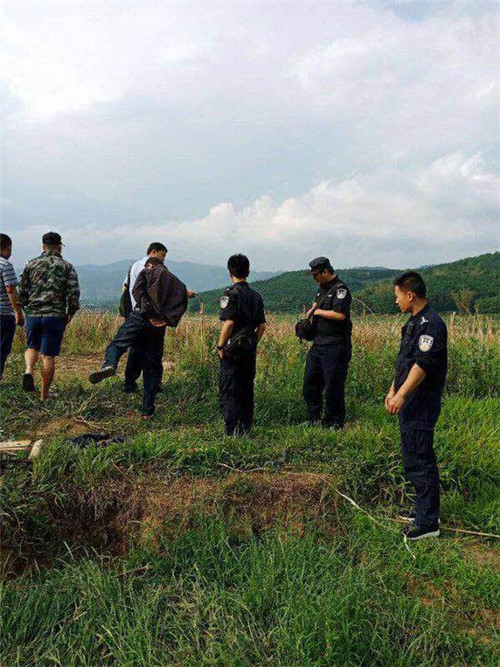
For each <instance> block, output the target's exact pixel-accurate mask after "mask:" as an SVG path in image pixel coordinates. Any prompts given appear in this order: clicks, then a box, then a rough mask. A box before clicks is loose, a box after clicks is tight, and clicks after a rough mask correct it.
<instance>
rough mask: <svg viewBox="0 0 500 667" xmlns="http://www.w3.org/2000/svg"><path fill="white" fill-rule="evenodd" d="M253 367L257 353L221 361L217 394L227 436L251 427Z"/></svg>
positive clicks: (255, 364)
mask: <svg viewBox="0 0 500 667" xmlns="http://www.w3.org/2000/svg"><path fill="white" fill-rule="evenodd" d="M256 367H257V354H256V353H250V354H248V355H245V356H242V357H240V358H239V359H231V358H224V359H222V361H221V364H220V387H219V388H220V392H219V397H220V406H221V410H222V415H223V417H224V422H225V425H226V434H227V435H234V434H239V435H241V434H242V433H246V432H247V431H249V430H250V429H251V428H252V423H253V412H254V381H255V372H256Z"/></svg>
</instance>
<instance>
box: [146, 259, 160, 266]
mask: <svg viewBox="0 0 500 667" xmlns="http://www.w3.org/2000/svg"><path fill="white" fill-rule="evenodd" d="M148 264H151V265H152V266H157V265H158V264H163V262H162V261H161V259H158V257H148V258H147V260H146V264H144V266H147V265H148Z"/></svg>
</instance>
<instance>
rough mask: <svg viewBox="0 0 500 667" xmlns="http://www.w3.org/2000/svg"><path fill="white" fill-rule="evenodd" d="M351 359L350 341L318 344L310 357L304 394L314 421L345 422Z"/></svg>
mask: <svg viewBox="0 0 500 667" xmlns="http://www.w3.org/2000/svg"><path fill="white" fill-rule="evenodd" d="M350 360H351V345H350V343H333V344H328V345H317V344H314V345H313V346H312V347H311V348H310V350H309V352H308V353H307V358H306V371H305V375H304V387H303V395H304V400H305V402H306V405H307V408H308V411H309V420H310V421H320V420H321V418H322V414H323V392H324V395H325V412H324V416H323V420H322V421H323V424H325V426H334V425H337V426H339V427H342V426H344V423H345V381H346V378H347V369H348V368H349V362H350Z"/></svg>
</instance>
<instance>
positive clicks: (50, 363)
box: [40, 355, 56, 401]
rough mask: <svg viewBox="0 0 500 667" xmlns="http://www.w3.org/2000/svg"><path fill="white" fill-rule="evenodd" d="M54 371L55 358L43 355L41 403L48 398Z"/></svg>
mask: <svg viewBox="0 0 500 667" xmlns="http://www.w3.org/2000/svg"><path fill="white" fill-rule="evenodd" d="M55 370H56V359H55V357H49V356H47V355H43V367H42V393H41V396H40V398H41V399H42V401H46V400H47V399H48V397H49V389H50V385H51V384H52V380H53V379H54V373H55Z"/></svg>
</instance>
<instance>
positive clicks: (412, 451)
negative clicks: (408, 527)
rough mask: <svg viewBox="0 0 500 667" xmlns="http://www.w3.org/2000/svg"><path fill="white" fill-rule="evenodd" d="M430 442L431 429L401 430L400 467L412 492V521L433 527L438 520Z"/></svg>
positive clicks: (435, 469) (436, 474)
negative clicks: (413, 498)
mask: <svg viewBox="0 0 500 667" xmlns="http://www.w3.org/2000/svg"><path fill="white" fill-rule="evenodd" d="M433 444H434V431H422V430H416V429H415V430H402V431H401V452H402V454H403V467H404V471H405V475H406V479H407V480H408V481H409V482H411V483H412V484H413V487H414V488H415V493H416V506H415V509H416V518H415V523H416V524H417V525H418V526H423V527H425V528H436V527H437V525H438V521H439V472H438V467H437V461H436V454H435V453H434V447H433Z"/></svg>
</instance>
